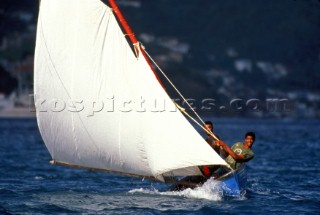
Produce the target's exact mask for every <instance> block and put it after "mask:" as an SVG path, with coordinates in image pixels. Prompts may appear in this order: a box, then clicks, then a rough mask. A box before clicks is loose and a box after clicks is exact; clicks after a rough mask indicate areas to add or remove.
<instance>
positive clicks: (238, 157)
mask: <svg viewBox="0 0 320 215" xmlns="http://www.w3.org/2000/svg"><path fill="white" fill-rule="evenodd" d="M215 144H216V145H217V146H222V148H223V150H220V151H221V153H222V154H223V156H225V157H227V156H228V155H230V156H231V157H232V158H233V159H235V160H244V156H243V155H242V154H240V155H237V154H236V153H235V152H234V151H233V150H232V149H231V148H230V147H229V146H228V145H227V144H226V143H225V142H223V141H221V140H217V141H215Z"/></svg>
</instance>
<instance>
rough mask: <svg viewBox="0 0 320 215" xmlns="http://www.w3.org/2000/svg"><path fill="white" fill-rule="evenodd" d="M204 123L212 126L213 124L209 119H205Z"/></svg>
mask: <svg viewBox="0 0 320 215" xmlns="http://www.w3.org/2000/svg"><path fill="white" fill-rule="evenodd" d="M204 124H208V125H211V126H212V127H213V124H212V122H211V121H205V122H204Z"/></svg>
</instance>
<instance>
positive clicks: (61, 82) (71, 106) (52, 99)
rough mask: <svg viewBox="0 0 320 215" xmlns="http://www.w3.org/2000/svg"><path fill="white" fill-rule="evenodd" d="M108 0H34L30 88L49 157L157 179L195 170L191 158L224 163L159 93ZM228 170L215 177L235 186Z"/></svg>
mask: <svg viewBox="0 0 320 215" xmlns="http://www.w3.org/2000/svg"><path fill="white" fill-rule="evenodd" d="M109 3H110V5H111V6H112V8H111V7H109V6H107V5H106V4H105V3H103V2H102V1H100V0H54V1H52V0H41V1H40V10H39V16H38V24H37V36H36V48H35V63H34V95H35V106H36V116H37V123H38V127H39V130H40V133H41V136H42V138H43V140H44V143H45V145H46V147H47V149H48V151H49V153H50V155H51V157H52V161H51V163H53V164H59V165H65V166H70V167H79V168H86V169H90V170H98V171H105V172H110V173H116V174H122V175H127V176H130V177H140V178H146V179H150V180H156V181H162V182H165V183H183V182H182V181H181V182H179V180H178V179H177V178H178V177H187V176H202V175H203V173H202V172H201V170H200V169H199V166H203V165H208V166H210V165H213V166H222V167H228V166H229V165H228V164H227V163H226V162H225V161H224V159H222V158H221V157H220V156H219V155H218V154H217V153H216V152H215V151H214V150H213V149H212V148H211V147H210V146H209V145H208V144H207V143H206V141H205V140H204V139H203V138H202V136H201V135H200V134H199V133H198V132H197V130H196V129H195V128H194V127H193V125H192V124H191V123H190V120H188V119H187V118H186V115H185V114H184V112H185V111H184V110H183V109H182V108H180V107H179V106H178V105H177V104H175V103H174V102H173V101H172V99H171V98H170V97H169V95H168V94H167V93H166V91H165V90H164V88H163V86H162V83H160V81H159V79H158V77H157V75H156V73H155V72H154V69H153V66H151V65H150V62H151V61H152V60H150V59H151V58H149V54H148V53H147V52H146V51H145V49H144V47H143V46H142V45H141V44H140V43H139V42H138V40H137V39H136V38H135V36H134V34H133V33H132V31H131V28H130V27H129V26H128V25H127V23H126V21H125V20H124V18H123V16H122V14H121V12H120V10H119V8H118V7H117V5H116V4H115V2H114V0H110V1H109ZM123 29H124V31H123ZM128 38H129V39H130V41H131V42H128V40H127V39H128ZM130 43H131V44H130ZM228 174H229V175H227V176H224V177H221V178H222V179H221V181H222V182H224V183H225V185H226V186H227V187H228V189H227V190H231V191H232V192H231V193H237V192H239V190H240V188H239V182H238V181H239V180H238V179H237V178H236V177H235V176H237V173H236V171H231V172H229V173H228ZM223 178H228V180H231V181H232V182H230V183H229V182H227V180H224V179H223Z"/></svg>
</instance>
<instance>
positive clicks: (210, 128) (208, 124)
mask: <svg viewBox="0 0 320 215" xmlns="http://www.w3.org/2000/svg"><path fill="white" fill-rule="evenodd" d="M204 127H205V128H206V129H207V131H206V134H207V137H206V141H207V143H208V144H209V145H210V146H211V147H212V148H213V149H214V150H215V151H216V152H217V153H218V154H220V148H219V146H217V145H215V144H214V141H215V139H214V138H213V137H212V135H211V134H210V131H211V133H213V124H212V122H211V121H206V122H205V123H204ZM216 137H218V136H217V135H216ZM218 138H219V137H218Z"/></svg>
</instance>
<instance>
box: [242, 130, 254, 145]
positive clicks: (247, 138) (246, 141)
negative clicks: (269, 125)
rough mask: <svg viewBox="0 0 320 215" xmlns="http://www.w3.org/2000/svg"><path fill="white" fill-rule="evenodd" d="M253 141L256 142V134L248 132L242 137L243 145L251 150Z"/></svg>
mask: <svg viewBox="0 0 320 215" xmlns="http://www.w3.org/2000/svg"><path fill="white" fill-rule="evenodd" d="M255 140H256V134H255V133H254V132H252V131H249V132H247V133H246V135H245V136H244V145H245V146H247V147H249V148H251V147H252V145H253V143H254V141H255Z"/></svg>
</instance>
